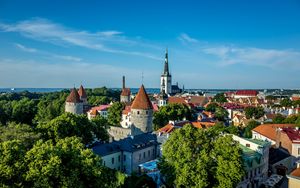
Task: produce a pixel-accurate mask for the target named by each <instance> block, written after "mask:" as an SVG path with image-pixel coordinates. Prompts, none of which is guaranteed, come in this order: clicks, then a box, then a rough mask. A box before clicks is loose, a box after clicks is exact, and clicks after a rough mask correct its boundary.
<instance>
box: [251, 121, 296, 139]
mask: <svg viewBox="0 0 300 188" xmlns="http://www.w3.org/2000/svg"><path fill="white" fill-rule="evenodd" d="M284 127H296V125H295V124H262V125H259V126H257V127H256V128H254V129H253V130H252V131H254V132H257V133H259V134H261V135H263V136H265V137H267V138H269V139H271V140H274V141H275V140H276V128H284Z"/></svg>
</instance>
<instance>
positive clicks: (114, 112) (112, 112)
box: [107, 102, 125, 126]
mask: <svg viewBox="0 0 300 188" xmlns="http://www.w3.org/2000/svg"><path fill="white" fill-rule="evenodd" d="M124 107H125V105H124V103H121V102H115V103H113V104H112V105H111V107H109V108H108V111H107V113H108V117H107V120H108V123H109V124H110V125H113V126H114V125H120V122H121V120H122V111H123V109H124Z"/></svg>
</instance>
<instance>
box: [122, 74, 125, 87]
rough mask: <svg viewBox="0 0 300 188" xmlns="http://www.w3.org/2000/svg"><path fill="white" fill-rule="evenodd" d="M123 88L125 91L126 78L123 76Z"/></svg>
mask: <svg viewBox="0 0 300 188" xmlns="http://www.w3.org/2000/svg"><path fill="white" fill-rule="evenodd" d="M122 88H123V89H124V88H125V76H123V86H122Z"/></svg>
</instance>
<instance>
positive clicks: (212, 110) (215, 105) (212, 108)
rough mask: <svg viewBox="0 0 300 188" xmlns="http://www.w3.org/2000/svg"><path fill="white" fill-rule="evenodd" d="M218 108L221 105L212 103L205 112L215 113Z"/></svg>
mask: <svg viewBox="0 0 300 188" xmlns="http://www.w3.org/2000/svg"><path fill="white" fill-rule="evenodd" d="M217 107H219V105H218V104H217V103H214V102H212V103H210V104H208V105H207V106H206V108H205V110H206V111H209V112H215V111H216V108H217Z"/></svg>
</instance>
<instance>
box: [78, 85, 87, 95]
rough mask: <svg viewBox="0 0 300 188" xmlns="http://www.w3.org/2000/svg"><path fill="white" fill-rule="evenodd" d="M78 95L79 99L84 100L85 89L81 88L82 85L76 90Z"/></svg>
mask: <svg viewBox="0 0 300 188" xmlns="http://www.w3.org/2000/svg"><path fill="white" fill-rule="evenodd" d="M78 94H79V96H80V97H81V98H86V97H87V95H86V92H85V89H84V88H83V86H82V85H80V88H79V90H78Z"/></svg>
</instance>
